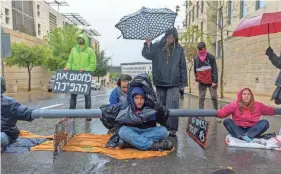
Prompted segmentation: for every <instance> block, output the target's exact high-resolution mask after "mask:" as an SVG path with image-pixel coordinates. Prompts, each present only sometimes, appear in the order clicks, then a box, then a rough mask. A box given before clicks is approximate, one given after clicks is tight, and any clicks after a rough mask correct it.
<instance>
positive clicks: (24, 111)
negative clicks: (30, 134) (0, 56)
mask: <svg viewBox="0 0 281 174" xmlns="http://www.w3.org/2000/svg"><path fill="white" fill-rule="evenodd" d="M5 91H6V82H5V79H4V78H3V77H1V150H2V148H5V146H7V145H9V144H11V143H13V142H15V141H16V139H17V138H18V137H19V134H20V131H19V129H18V127H17V125H16V124H17V121H18V120H24V121H32V120H33V119H32V117H31V113H32V111H33V109H30V108H28V107H26V106H24V105H22V104H20V103H19V102H17V101H16V100H15V99H13V98H10V97H6V96H4V95H3V94H4V93H5Z"/></svg>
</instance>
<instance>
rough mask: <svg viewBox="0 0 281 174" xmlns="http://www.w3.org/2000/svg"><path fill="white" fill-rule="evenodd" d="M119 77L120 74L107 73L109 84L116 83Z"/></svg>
mask: <svg viewBox="0 0 281 174" xmlns="http://www.w3.org/2000/svg"><path fill="white" fill-rule="evenodd" d="M120 76H121V74H120V73H117V72H114V73H109V79H110V81H111V82H113V81H117V79H118V78H119V77H120Z"/></svg>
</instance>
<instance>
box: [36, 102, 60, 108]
mask: <svg viewBox="0 0 281 174" xmlns="http://www.w3.org/2000/svg"><path fill="white" fill-rule="evenodd" d="M61 105H63V103H59V104H56V105H51V106H46V107H43V108H40V109H50V108H54V107H58V106H61Z"/></svg>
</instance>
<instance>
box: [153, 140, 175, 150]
mask: <svg viewBox="0 0 281 174" xmlns="http://www.w3.org/2000/svg"><path fill="white" fill-rule="evenodd" d="M171 149H173V143H172V142H171V141H169V140H163V141H160V142H153V144H152V146H151V147H150V148H149V150H160V151H161V150H171Z"/></svg>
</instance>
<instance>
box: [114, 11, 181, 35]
mask: <svg viewBox="0 0 281 174" xmlns="http://www.w3.org/2000/svg"><path fill="white" fill-rule="evenodd" d="M176 17H177V13H175V12H173V11H172V10H170V9H168V8H158V9H156V8H145V7H142V8H141V9H140V10H139V11H137V12H135V13H133V14H130V15H127V16H124V17H122V18H121V20H120V21H119V22H118V23H117V24H116V25H115V27H116V28H118V29H119V30H120V31H121V33H122V35H123V38H124V39H137V40H145V39H146V37H147V36H149V37H150V38H151V40H153V39H155V38H156V37H158V36H160V35H161V34H163V33H165V32H166V31H167V30H169V29H171V28H173V27H174V23H175V19H176ZM120 37H121V36H120ZM120 37H118V39H119V38H120Z"/></svg>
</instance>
